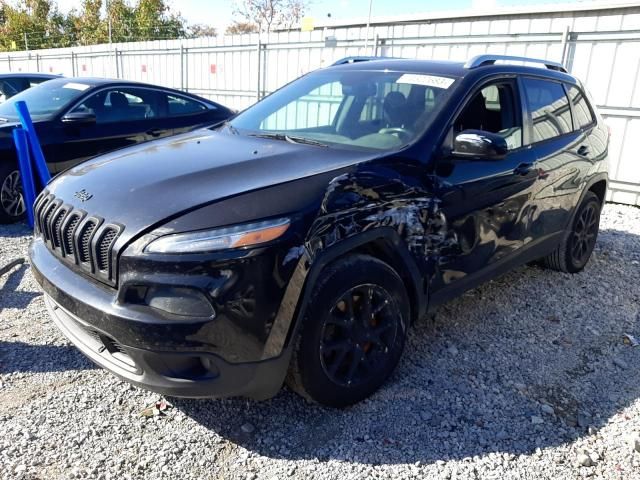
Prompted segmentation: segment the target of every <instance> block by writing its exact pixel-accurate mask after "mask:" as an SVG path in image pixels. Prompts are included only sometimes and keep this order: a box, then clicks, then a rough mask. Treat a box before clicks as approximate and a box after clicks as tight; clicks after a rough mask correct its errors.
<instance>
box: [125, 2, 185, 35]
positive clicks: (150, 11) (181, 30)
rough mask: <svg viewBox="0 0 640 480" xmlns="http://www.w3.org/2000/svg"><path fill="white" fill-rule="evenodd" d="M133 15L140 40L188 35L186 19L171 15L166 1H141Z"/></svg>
mask: <svg viewBox="0 0 640 480" xmlns="http://www.w3.org/2000/svg"><path fill="white" fill-rule="evenodd" d="M133 15H134V19H135V24H136V34H137V36H138V39H139V40H153V39H154V38H179V37H184V36H185V34H186V28H185V23H186V22H185V20H184V18H182V17H180V16H179V15H175V14H173V13H171V12H170V9H169V7H168V6H167V5H166V2H165V1H164V0H139V1H138V5H137V6H136V8H135V10H134V14H133Z"/></svg>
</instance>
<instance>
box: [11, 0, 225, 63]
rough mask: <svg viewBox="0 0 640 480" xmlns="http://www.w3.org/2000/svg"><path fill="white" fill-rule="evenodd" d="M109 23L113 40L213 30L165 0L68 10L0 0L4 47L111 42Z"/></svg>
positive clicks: (113, 0) (92, 3)
mask: <svg viewBox="0 0 640 480" xmlns="http://www.w3.org/2000/svg"><path fill="white" fill-rule="evenodd" d="M109 20H111V21H110V22H109ZM109 24H111V39H112V41H113V42H127V41H138V40H155V39H160V38H180V37H184V36H186V34H187V32H188V31H189V32H191V35H194V34H195V35H212V34H213V35H215V29H213V28H212V27H208V26H204V25H196V26H193V27H192V28H189V27H188V26H187V24H186V21H185V20H184V18H182V17H181V16H180V15H178V14H175V13H173V12H172V11H170V9H169V7H168V5H167V1H166V0H137V2H136V3H135V4H132V3H130V1H129V0H108V1H103V0H82V1H81V2H80V6H79V8H78V9H75V8H74V9H72V10H71V11H70V12H69V13H68V14H67V15H64V14H62V13H60V11H59V10H58V7H57V4H56V2H55V0H14V1H13V2H7V1H5V0H0V50H4V51H6V50H26V49H29V50H33V49H38V48H52V47H67V46H73V45H95V44H98V43H107V42H108V41H109Z"/></svg>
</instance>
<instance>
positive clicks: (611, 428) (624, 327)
mask: <svg viewBox="0 0 640 480" xmlns="http://www.w3.org/2000/svg"><path fill="white" fill-rule="evenodd" d="M601 228H602V231H601V235H600V238H599V241H598V245H597V248H596V252H595V256H594V258H593V259H592V261H591V262H590V263H589V265H588V267H587V269H586V270H585V271H584V272H583V273H581V274H579V275H574V276H571V275H566V274H561V273H555V272H550V271H545V270H542V269H540V268H538V267H535V266H531V267H523V268H520V269H518V270H517V271H514V272H512V273H510V274H508V275H506V276H504V277H502V278H500V279H498V280H496V281H493V282H491V283H489V284H486V285H484V286H482V287H480V288H477V289H475V290H473V291H470V292H469V293H468V294H466V295H464V296H463V297H462V298H459V299H457V300H455V301H452V302H450V303H449V304H447V305H445V306H444V307H442V308H441V309H440V310H439V311H438V313H437V314H436V316H435V322H429V321H423V322H420V323H419V324H418V325H416V327H415V328H414V329H413V330H412V333H411V336H410V339H409V342H408V345H407V349H406V351H405V355H404V357H403V360H402V362H401V364H400V367H399V369H398V370H397V373H396V374H395V375H394V376H393V378H392V379H391V381H390V382H389V383H388V384H387V385H386V386H385V387H384V388H383V389H382V390H381V391H380V392H378V393H377V394H376V395H374V396H373V397H372V398H371V399H370V400H368V401H366V402H364V403H362V404H359V405H357V406H355V407H352V408H350V409H346V410H330V409H324V408H320V407H317V406H312V405H309V404H307V403H305V401H303V400H302V399H300V398H299V397H298V396H296V395H295V394H293V393H291V392H289V391H287V390H283V391H282V392H281V393H280V394H279V395H278V396H277V397H276V398H274V399H272V400H270V401H267V402H263V403H255V402H251V401H246V400H242V399H231V400H211V401H191V400H179V399H171V398H170V399H167V400H168V401H169V402H171V403H172V404H173V406H172V407H171V406H167V407H166V408H164V406H163V405H159V407H160V408H158V409H156V410H155V413H159V415H155V416H154V415H153V409H151V410H148V411H147V413H148V412H149V411H151V412H152V413H151V415H152V416H150V417H144V416H141V415H140V413H141V411H142V410H143V409H144V408H145V407H148V406H150V405H153V404H154V403H155V402H158V401H160V400H162V399H161V397H159V396H158V395H156V394H153V393H149V392H146V391H143V390H140V389H137V388H134V387H131V386H129V385H128V384H126V383H124V382H121V381H119V380H117V379H115V378H114V377H112V376H111V375H110V374H108V373H106V372H104V371H102V370H99V369H95V368H93V367H92V365H91V364H90V363H89V362H88V361H87V360H85V358H84V357H83V356H82V355H81V354H80V353H79V352H77V351H76V350H75V349H74V348H73V347H71V346H70V344H69V343H68V342H67V341H66V340H65V339H64V338H63V337H62V335H61V334H60V333H58V331H57V330H56V328H55V327H54V325H53V324H52V323H51V321H50V320H49V319H48V317H47V314H46V311H45V307H44V303H43V300H42V296H41V294H40V293H39V289H38V287H37V285H36V284H35V282H34V280H33V278H32V275H31V272H30V270H29V267H28V266H27V265H25V266H23V267H21V268H17V269H14V270H13V271H12V272H11V273H10V274H8V275H4V276H3V277H2V278H0V478H29V479H32V478H46V479H47V480H51V479H57V478H60V479H62V478H64V479H66V478H98V479H107V478H113V479H121V478H125V479H126V478H149V479H157V478H180V479H190V478H193V479H203V478H212V479H217V478H225V479H229V478H230V479H281V478H298V479H307V478H320V479H336V480H337V479H340V480H342V479H356V478H357V479H361V478H362V479H364V478H367V479H369V478H443V479H474V478H482V479H515V478H518V479H520V478H523V479H531V478H549V479H552V478H553V479H576V478H583V477H592V478H611V479H621V480H622V479H624V480H630V479H640V347H633V346H631V345H630V344H629V342H628V341H627V343H625V341H624V337H623V336H624V334H630V335H632V336H633V337H635V338H640V209H636V208H632V207H626V206H619V205H607V206H606V208H605V211H604V216H603V219H602V226H601ZM28 242H29V231H28V229H27V228H26V227H25V226H23V225H15V226H9V227H6V226H0V266H2V265H4V264H6V263H8V262H9V261H10V260H12V259H14V258H15V257H18V256H24V255H26V248H27V244H28Z"/></svg>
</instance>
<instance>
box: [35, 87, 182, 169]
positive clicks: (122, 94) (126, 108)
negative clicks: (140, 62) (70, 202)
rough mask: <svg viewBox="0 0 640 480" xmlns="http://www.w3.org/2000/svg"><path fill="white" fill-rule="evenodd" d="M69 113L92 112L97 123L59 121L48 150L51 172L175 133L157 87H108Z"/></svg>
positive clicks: (46, 154)
mask: <svg viewBox="0 0 640 480" xmlns="http://www.w3.org/2000/svg"><path fill="white" fill-rule="evenodd" d="M67 113H91V114H93V115H95V122H89V123H83V122H78V123H76V122H72V123H65V122H64V121H63V118H60V119H58V120H57V121H56V123H55V125H54V130H55V135H54V137H55V138H54V139H53V140H52V141H51V143H49V146H48V147H47V148H48V151H45V157H46V158H47V161H48V162H50V169H51V170H52V173H58V172H60V171H62V170H64V169H66V168H69V167H70V166H73V165H75V164H77V163H79V162H81V161H84V160H86V159H89V158H91V157H94V156H96V155H99V154H102V153H106V152H110V151H113V150H116V149H119V148H123V147H127V146H131V145H135V144H138V143H141V142H144V141H147V140H151V139H154V138H160V137H163V136H167V135H170V134H171V133H172V132H171V129H170V127H169V125H168V123H167V121H166V119H162V118H161V116H160V106H159V95H158V91H157V90H155V89H149V88H141V87H133V88H131V87H112V88H105V89H102V90H100V91H98V92H96V93H94V94H92V95H89V96H88V97H87V98H86V99H84V100H82V101H81V102H80V103H79V104H77V105H75V106H74V107H72V108H71V109H70V110H69V112H67ZM62 117H64V115H63V116H62Z"/></svg>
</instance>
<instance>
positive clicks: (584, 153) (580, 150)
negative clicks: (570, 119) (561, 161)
mask: <svg viewBox="0 0 640 480" xmlns="http://www.w3.org/2000/svg"><path fill="white" fill-rule="evenodd" d="M578 155H580V156H581V157H587V156H589V147H587V146H586V145H582V146H581V147H580V148H578Z"/></svg>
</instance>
